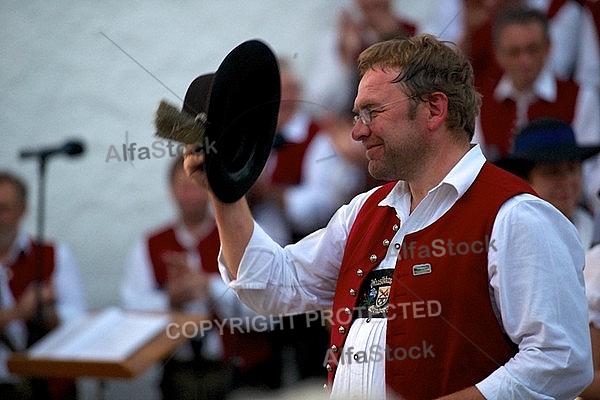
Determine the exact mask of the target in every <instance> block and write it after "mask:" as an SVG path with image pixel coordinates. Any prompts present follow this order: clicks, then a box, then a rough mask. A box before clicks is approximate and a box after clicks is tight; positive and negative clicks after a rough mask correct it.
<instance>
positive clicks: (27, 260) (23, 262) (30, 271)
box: [9, 242, 54, 299]
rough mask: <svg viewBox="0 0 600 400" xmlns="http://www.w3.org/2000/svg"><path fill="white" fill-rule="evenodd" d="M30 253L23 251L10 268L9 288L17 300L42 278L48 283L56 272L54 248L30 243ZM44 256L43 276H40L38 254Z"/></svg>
mask: <svg viewBox="0 0 600 400" xmlns="http://www.w3.org/2000/svg"><path fill="white" fill-rule="evenodd" d="M30 245H31V248H30V251H28V252H24V251H22V252H21V253H20V254H19V256H18V257H17V259H16V260H15V262H14V263H13V264H12V265H11V266H10V267H9V269H10V276H9V287H10V291H11V292H12V294H13V297H14V298H15V299H18V298H19V297H21V295H22V294H23V292H25V289H27V286H29V285H30V284H31V283H33V282H35V281H37V280H38V279H39V278H40V277H41V278H42V280H43V281H44V282H48V281H49V280H50V277H51V276H52V273H53V272H54V247H53V246H52V245H40V244H38V243H35V242H30ZM38 252H41V253H42V255H41V257H42V264H41V265H42V269H41V276H38V274H39V273H38V270H37V264H36V263H37V254H38Z"/></svg>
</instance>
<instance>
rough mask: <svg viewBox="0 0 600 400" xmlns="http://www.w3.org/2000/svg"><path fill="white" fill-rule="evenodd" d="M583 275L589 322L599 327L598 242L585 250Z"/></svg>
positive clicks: (599, 279) (599, 276) (599, 262)
mask: <svg viewBox="0 0 600 400" xmlns="http://www.w3.org/2000/svg"><path fill="white" fill-rule="evenodd" d="M584 276H585V291H586V294H587V299H588V308H589V310H588V311H589V318H590V322H591V323H592V324H593V325H594V327H596V328H597V329H600V244H597V245H596V246H594V247H592V248H591V249H590V250H588V251H587V253H586V255H585V270H584Z"/></svg>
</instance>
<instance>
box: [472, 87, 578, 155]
mask: <svg viewBox="0 0 600 400" xmlns="http://www.w3.org/2000/svg"><path fill="white" fill-rule="evenodd" d="M556 83H557V96H556V101H555V102H553V103H551V102H548V101H545V100H542V99H537V100H535V101H534V102H533V103H532V104H531V105H530V106H529V109H528V112H527V119H528V120H529V121H533V120H534V119H537V118H542V117H553V118H558V119H560V120H563V121H565V122H567V123H572V121H573V118H574V116H575V106H576V104H577V93H578V92H579V86H578V85H577V84H576V83H574V82H572V81H561V80H557V81H556ZM494 88H495V87H493V86H491V85H489V86H487V87H486V88H485V89H484V90H482V93H481V94H482V95H483V99H484V100H483V103H482V104H481V117H480V118H481V131H482V134H483V138H484V142H485V148H486V149H495V150H496V151H497V152H498V155H499V156H503V157H505V156H508V154H509V153H510V151H511V147H512V141H513V137H514V135H515V134H516V133H517V132H515V130H516V127H515V122H516V118H517V106H516V103H515V102H514V101H513V100H511V99H506V100H504V101H502V102H497V101H496V100H495V99H494ZM492 153H493V154H495V152H493V151H492Z"/></svg>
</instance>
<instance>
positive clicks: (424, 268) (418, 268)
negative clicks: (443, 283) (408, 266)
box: [412, 263, 431, 276]
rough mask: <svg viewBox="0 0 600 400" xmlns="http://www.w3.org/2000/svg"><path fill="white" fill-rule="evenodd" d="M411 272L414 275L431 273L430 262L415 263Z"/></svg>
mask: <svg viewBox="0 0 600 400" xmlns="http://www.w3.org/2000/svg"><path fill="white" fill-rule="evenodd" d="M412 273H413V275H414V276H419V275H426V274H430V273H431V264H429V263H427V264H417V265H413V267H412Z"/></svg>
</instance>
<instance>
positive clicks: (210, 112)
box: [156, 40, 281, 203]
mask: <svg viewBox="0 0 600 400" xmlns="http://www.w3.org/2000/svg"><path fill="white" fill-rule="evenodd" d="M280 93H281V82H280V77H279V68H278V66H277V59H276V57H275V55H274V54H273V52H272V51H271V50H270V49H269V47H268V46H267V45H266V44H264V43H263V42H261V41H258V40H249V41H246V42H244V43H242V44H240V45H239V46H237V47H236V48H234V49H233V50H232V51H231V52H230V53H229V54H228V55H227V56H226V57H225V59H224V60H223V62H222V63H221V64H220V65H219V68H218V69H217V71H216V72H215V73H211V74H205V75H200V76H199V77H197V78H196V79H194V81H192V83H191V84H190V86H189V87H188V90H187V93H186V95H185V99H184V105H183V112H184V113H182V114H186V117H185V118H188V119H189V120H190V121H191V123H190V124H191V125H194V127H195V129H187V130H186V129H180V127H181V126H183V125H185V124H186V123H181V124H180V123H179V122H174V121H176V120H177V119H178V118H179V117H181V116H178V117H176V118H170V117H167V118H164V115H165V113H164V112H163V117H161V119H162V120H161V121H160V122H159V121H158V120H159V115H160V112H159V111H157V122H156V125H157V128H158V131H159V132H157V134H158V135H159V136H162V137H166V138H169V139H173V140H177V141H181V142H184V143H188V144H200V145H202V148H203V151H204V153H205V157H206V159H205V164H204V166H205V169H206V175H207V178H208V183H209V184H210V187H211V189H212V191H213V192H214V193H215V195H216V196H217V197H218V198H219V199H220V200H221V201H223V202H226V203H232V202H234V201H236V200H238V199H240V198H241V197H242V196H244V194H245V193H246V192H247V191H248V190H249V189H250V187H251V186H252V185H253V184H254V182H255V181H256V179H258V177H259V175H260V174H261V172H262V170H263V168H264V166H265V164H266V162H267V159H268V157H269V154H270V151H271V147H272V145H273V138H274V136H275V129H276V127H277V116H278V113H279V102H280V95H281V94H280ZM161 107H163V104H162V103H161V106H160V107H159V110H160V109H161ZM167 115H168V113H167ZM165 120H166V121H167V122H166V123H165ZM161 124H162V125H161ZM165 126H166V128H165ZM178 131H184V133H183V134H181V132H179V134H178ZM190 132H191V133H190Z"/></svg>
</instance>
